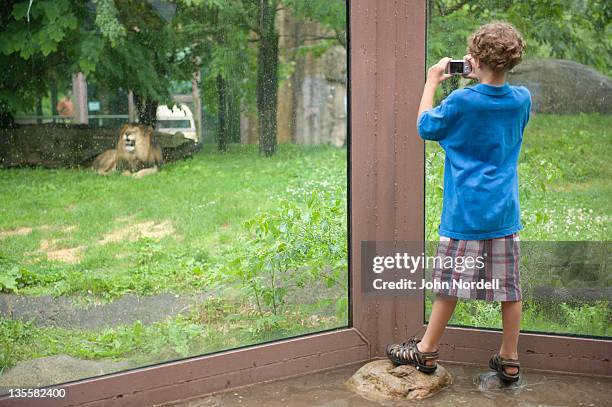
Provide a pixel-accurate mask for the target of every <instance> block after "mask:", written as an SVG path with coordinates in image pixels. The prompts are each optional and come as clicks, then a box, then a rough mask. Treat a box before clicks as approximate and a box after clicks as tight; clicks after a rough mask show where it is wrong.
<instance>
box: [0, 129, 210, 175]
mask: <svg viewBox="0 0 612 407" xmlns="http://www.w3.org/2000/svg"><path fill="white" fill-rule="evenodd" d="M118 138H119V129H114V128H113V129H110V128H95V127H90V126H86V125H68V126H67V125H60V124H56V125H50V124H45V125H23V126H19V127H18V128H15V129H0V167H5V168H8V167H33V166H37V167H45V168H61V167H77V166H88V165H89V164H91V162H92V161H93V159H94V158H95V157H96V156H97V155H98V154H100V153H102V152H104V151H106V150H108V149H111V148H115V144H116V143H117V139H118ZM153 138H154V141H155V142H156V143H157V144H158V145H159V146H160V147H161V148H162V155H163V159H164V162H172V161H177V160H179V159H182V158H187V157H190V156H192V155H193V154H194V153H195V152H197V151H198V150H199V148H200V144H197V143H195V142H194V141H193V140H190V139H186V138H185V137H183V135H182V134H180V133H177V134H175V135H168V134H162V133H157V132H155V133H153Z"/></svg>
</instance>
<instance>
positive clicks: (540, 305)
mask: <svg viewBox="0 0 612 407" xmlns="http://www.w3.org/2000/svg"><path fill="white" fill-rule="evenodd" d="M429 3H430V4H431V7H430V8H429V11H430V16H429V25H428V43H427V46H428V49H427V64H428V66H431V65H432V64H434V63H435V62H437V61H438V60H439V59H440V58H442V57H445V56H450V57H452V58H454V59H462V58H463V56H464V55H465V54H466V53H467V52H466V46H467V43H468V38H469V36H470V34H471V33H473V32H474V31H475V30H476V29H477V28H478V27H479V26H480V25H482V24H485V23H488V22H490V21H492V20H503V21H507V22H509V23H511V24H513V25H514V26H515V27H516V28H517V29H518V30H519V31H520V32H521V33H522V36H523V39H524V40H525V42H526V52H525V54H524V56H523V61H522V62H521V63H520V64H519V65H518V66H516V67H515V68H514V69H513V70H512V71H511V72H510V74H509V76H508V77H507V81H508V82H509V83H510V84H512V85H522V86H525V87H527V88H528V89H529V91H530V93H531V97H532V107H531V113H530V120H529V123H528V125H527V127H526V129H525V132H524V137H523V144H522V149H521V152H520V156H519V166H518V170H519V195H520V207H521V211H520V212H521V220H522V224H523V226H524V229H523V230H522V231H520V240H521V266H520V273H521V283H522V289H523V296H524V297H523V299H524V303H523V320H522V329H523V330H525V331H538V332H549V333H561V334H575V335H588V336H605V337H609V336H611V335H612V331H611V330H610V329H611V328H610V320H611V318H612V311H611V308H610V299H611V293H612V287H611V285H610V283H611V281H610V272H609V267H608V264H609V261H608V260H609V256H610V244H609V242H607V241H608V240H609V236H610V231H611V225H612V219H611V210H610V209H611V207H610V202H611V201H612V184H611V183H610V179H612V177H611V175H612V174H611V173H610V166H609V165H608V161H609V159H608V157H609V155H610V154H611V153H612V139H611V137H610V127H611V126H612V116H611V115H610V113H611V109H610V103H609V98H610V89H612V82H611V80H610V72H611V71H610V68H611V66H612V60H611V54H610V52H609V50H610V40H609V37H610V35H609V33H610V29H611V26H610V20H609V15H607V14H606V13H605V12H604V11H602V10H603V9H602V7H603V6H602V3H601V2H598V1H569V2H564V3H563V4H561V3H559V4H551V3H538V2H510V1H500V2H482V1H475V2H469V3H468V4H465V5H461V6H458V7H456V6H454V5H453V4H450V3H448V2H442V1H431V2H429ZM473 85H475V83H474V82H472V81H470V80H469V79H464V78H460V77H459V76H456V77H454V78H452V79H450V80H447V81H445V82H444V83H443V86H442V87H441V89H439V92H438V94H437V95H436V99H437V103H439V102H440V101H441V100H443V99H444V98H445V97H446V96H448V95H449V94H450V93H451V92H452V91H453V90H454V89H458V88H462V87H465V86H473ZM483 131H485V130H483ZM444 161H445V150H444V149H443V148H442V147H441V146H440V145H439V144H438V143H435V142H428V143H427V145H426V172H427V175H426V239H427V240H429V241H432V242H437V241H438V239H439V233H438V225H439V222H440V215H441V212H442V196H443V173H444ZM458 199H464V197H459V198H458ZM483 216H484V214H483ZM433 250H435V244H434V245H433ZM431 300H432V296H431V293H428V298H427V311H426V314H427V315H429V310H430V307H431ZM427 315H426V318H427ZM451 324H456V325H465V326H476V327H486V328H501V318H500V303H487V302H485V301H459V304H458V308H457V311H456V312H455V314H454V316H453V319H452V320H451Z"/></svg>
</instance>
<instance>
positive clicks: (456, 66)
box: [445, 59, 472, 76]
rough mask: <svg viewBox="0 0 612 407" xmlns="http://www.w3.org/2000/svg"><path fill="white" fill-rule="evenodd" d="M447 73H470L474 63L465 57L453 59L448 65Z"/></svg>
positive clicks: (464, 74)
mask: <svg viewBox="0 0 612 407" xmlns="http://www.w3.org/2000/svg"><path fill="white" fill-rule="evenodd" d="M445 72H446V73H448V74H451V75H463V76H466V75H469V74H470V73H471V72H472V65H470V63H469V62H468V61H465V60H463V59H451V60H450V61H448V64H447V65H446V71H445Z"/></svg>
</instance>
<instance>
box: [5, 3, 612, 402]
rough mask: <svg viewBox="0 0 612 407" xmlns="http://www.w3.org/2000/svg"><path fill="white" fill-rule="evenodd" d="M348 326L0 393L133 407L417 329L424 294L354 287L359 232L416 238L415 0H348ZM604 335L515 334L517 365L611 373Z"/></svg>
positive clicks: (419, 164)
mask: <svg viewBox="0 0 612 407" xmlns="http://www.w3.org/2000/svg"><path fill="white" fill-rule="evenodd" d="M348 8H349V10H350V11H349V12H348V15H349V19H348V20H347V21H348V26H349V34H350V35H349V49H350V52H349V56H348V58H349V81H350V83H351V84H352V86H349V87H348V89H349V100H350V109H349V124H348V125H349V135H350V138H349V141H350V142H349V148H348V151H349V157H350V160H349V170H350V172H349V179H350V185H349V191H350V200H349V214H350V223H349V232H350V233H349V236H350V237H349V239H350V242H349V243H350V253H349V269H350V283H349V290H350V296H349V299H350V301H349V307H350V310H349V311H350V312H349V316H350V321H351V323H350V326H349V327H347V328H343V329H337V330H333V331H327V332H322V333H316V334H312V335H304V336H301V337H297V338H291V339H287V340H280V341H277V342H272V343H266V344H261V345H255V346H251V347H245V348H240V349H234V350H229V351H225V352H219V353H216V354H212V355H204V356H199V357H194V358H189V359H185V360H179V361H174V362H169V363H163V364H159V365H154V366H147V367H143V368H140V369H135V370H129V371H125V372H120V373H116V374H110V375H106V376H101V377H95V378H91V379H85V380H81V381H77V382H73V383H67V384H62V385H60V386H52V387H62V388H65V389H66V393H67V397H66V398H64V399H38V400H35V399H22V400H21V399H8V398H5V399H0V404H2V405H3V406H30V405H42V404H43V403H44V405H45V406H74V405H86V406H105V407H110V406H132V405H133V406H142V405H152V404H158V403H166V402H171V401H176V400H184V399H188V398H193V397H198V396H202V395H206V394H212V393H217V392H220V391H224V390H228V389H230V388H234V387H238V386H244V385H249V384H253V383H259V382H264V381H270V380H277V379H280V378H285V377H290V376H296V375H301V374H306V373H311V372H315V371H320V370H325V369H331V368H336V367H340V366H345V365H349V364H354V363H358V362H365V361H368V360H371V359H375V358H379V357H384V347H385V345H386V344H388V343H390V342H395V341H398V340H403V339H405V338H407V337H410V336H412V335H414V334H422V332H423V331H424V328H425V325H424V323H423V315H424V301H423V298H421V301H407V300H369V299H366V298H365V297H364V296H363V295H362V293H361V265H360V264H359V261H355V259H360V257H361V247H360V245H361V241H365V240H407V241H420V240H422V239H423V231H424V184H425V183H424V143H423V142H422V141H421V140H420V139H419V137H418V135H417V132H416V126H415V118H416V113H417V110H418V104H419V98H420V95H421V91H422V86H423V79H424V67H425V44H426V1H424V0H404V1H399V2H398V1H396V2H392V1H388V0H352V1H350V2H349V7H348ZM500 341H501V332H499V331H493V330H482V329H475V328H459V327H449V328H448V329H447V330H446V333H445V334H444V336H443V338H442V343H441V345H440V350H441V360H446V361H453V362H463V363H478V364H486V362H487V360H488V357H489V356H490V354H491V353H492V352H494V351H495V350H496V349H497V348H498V346H499V343H500ZM610 355H612V342H611V341H608V340H601V339H588V338H574V337H565V336H557V335H546V334H533V333H525V334H521V338H520V358H521V362H522V364H523V366H524V367H526V368H533V369H540V370H550V371H560V372H572V373H583V374H592V375H606V376H610V375H612V371H611V366H610Z"/></svg>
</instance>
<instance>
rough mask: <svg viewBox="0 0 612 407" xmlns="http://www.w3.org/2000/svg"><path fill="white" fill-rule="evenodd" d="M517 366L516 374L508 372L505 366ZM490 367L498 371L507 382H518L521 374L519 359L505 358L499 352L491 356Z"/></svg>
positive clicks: (498, 374)
mask: <svg viewBox="0 0 612 407" xmlns="http://www.w3.org/2000/svg"><path fill="white" fill-rule="evenodd" d="M506 366H508V367H516V369H517V372H516V373H515V374H508V373H506V370H505V369H504V367H506ZM489 367H490V368H491V369H493V370H495V371H496V372H497V377H499V378H500V379H501V380H502V381H504V382H506V383H514V382H517V381H518V379H519V376H520V371H519V370H520V368H521V364H520V363H519V361H518V360H517V359H504V358H502V357H501V356H499V353H496V354H495V355H493V356H491V360H489Z"/></svg>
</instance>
